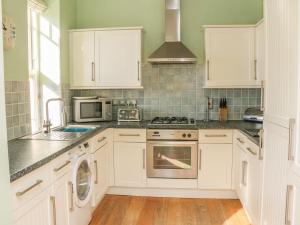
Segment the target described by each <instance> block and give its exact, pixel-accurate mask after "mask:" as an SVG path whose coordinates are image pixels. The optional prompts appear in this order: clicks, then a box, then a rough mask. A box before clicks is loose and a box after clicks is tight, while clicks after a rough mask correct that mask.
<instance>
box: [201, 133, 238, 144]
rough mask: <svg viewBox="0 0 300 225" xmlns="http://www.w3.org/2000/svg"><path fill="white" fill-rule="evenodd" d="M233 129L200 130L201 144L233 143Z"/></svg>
mask: <svg viewBox="0 0 300 225" xmlns="http://www.w3.org/2000/svg"><path fill="white" fill-rule="evenodd" d="M232 133H233V131H232V130H199V143H200V144H210V143H211V144H227V143H228V144H231V143H232V135H233V134H232Z"/></svg>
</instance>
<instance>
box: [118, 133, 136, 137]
mask: <svg viewBox="0 0 300 225" xmlns="http://www.w3.org/2000/svg"><path fill="white" fill-rule="evenodd" d="M119 136H120V137H139V136H141V135H140V134H119Z"/></svg>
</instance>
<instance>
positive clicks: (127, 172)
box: [114, 142, 146, 187]
mask: <svg viewBox="0 0 300 225" xmlns="http://www.w3.org/2000/svg"><path fill="white" fill-rule="evenodd" d="M145 157H146V143H125V142H115V143H114V167H115V185H116V186H122V187H145V186H146V159H145Z"/></svg>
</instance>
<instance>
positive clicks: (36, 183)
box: [16, 180, 43, 197]
mask: <svg viewBox="0 0 300 225" xmlns="http://www.w3.org/2000/svg"><path fill="white" fill-rule="evenodd" d="M41 183H43V181H42V180H37V181H36V182H35V184H33V185H31V186H30V187H28V188H26V189H25V190H24V191H19V192H17V193H16V196H17V197H21V196H23V195H24V194H26V193H27V192H29V191H30V190H32V189H33V188H35V187H37V186H39V185H40V184H41Z"/></svg>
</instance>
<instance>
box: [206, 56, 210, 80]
mask: <svg viewBox="0 0 300 225" xmlns="http://www.w3.org/2000/svg"><path fill="white" fill-rule="evenodd" d="M206 64H207V80H209V79H210V78H209V73H210V68H209V67H210V65H209V60H207V62H206Z"/></svg>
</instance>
